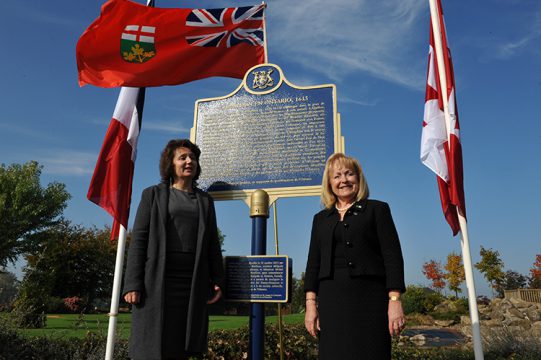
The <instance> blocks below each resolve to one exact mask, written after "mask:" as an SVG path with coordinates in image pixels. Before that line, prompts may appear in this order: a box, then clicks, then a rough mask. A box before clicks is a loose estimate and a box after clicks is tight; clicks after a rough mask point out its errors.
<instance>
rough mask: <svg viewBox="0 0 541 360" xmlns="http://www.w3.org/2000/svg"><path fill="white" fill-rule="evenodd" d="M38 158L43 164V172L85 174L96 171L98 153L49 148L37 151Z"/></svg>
mask: <svg viewBox="0 0 541 360" xmlns="http://www.w3.org/2000/svg"><path fill="white" fill-rule="evenodd" d="M37 153H39V154H40V156H38V157H36V160H37V161H38V162H39V163H40V164H41V165H43V172H44V173H46V174H54V175H75V176H83V175H89V174H92V173H93V172H94V167H95V166H96V160H97V158H98V154H96V153H88V152H81V151H74V150H55V151H52V150H47V151H40V152H37Z"/></svg>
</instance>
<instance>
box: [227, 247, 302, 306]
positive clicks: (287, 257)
mask: <svg viewBox="0 0 541 360" xmlns="http://www.w3.org/2000/svg"><path fill="white" fill-rule="evenodd" d="M227 257H236V258H241V257H242V258H265V257H273V258H276V257H281V258H286V265H287V266H286V292H287V296H286V299H285V300H280V301H276V300H230V299H227V301H230V302H244V303H279V304H280V303H281V304H285V303H287V302H288V301H289V298H290V297H291V296H293V294H290V293H289V291H288V290H289V276H288V275H291V276H292V277H293V274H292V273H291V274H290V273H289V272H290V271H289V256H288V255H242V256H237V255H230V256H227ZM292 271H293V270H292ZM291 290H292V291H293V289H291Z"/></svg>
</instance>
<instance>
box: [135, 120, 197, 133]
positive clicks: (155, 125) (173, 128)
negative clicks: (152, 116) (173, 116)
mask: <svg viewBox="0 0 541 360" xmlns="http://www.w3.org/2000/svg"><path fill="white" fill-rule="evenodd" d="M141 128H142V131H145V130H149V131H163V132H173V133H179V132H190V129H189V128H186V127H184V126H182V125H180V124H179V123H178V122H165V121H161V122H160V121H152V122H151V121H146V122H143V124H142V126H141Z"/></svg>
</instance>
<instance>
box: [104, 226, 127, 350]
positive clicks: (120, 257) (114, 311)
mask: <svg viewBox="0 0 541 360" xmlns="http://www.w3.org/2000/svg"><path fill="white" fill-rule="evenodd" d="M125 248H126V229H125V228H124V226H123V225H120V231H119V234H118V243H117V248H116V262H115V275H114V280H113V295H111V308H110V310H109V329H108V332H107V347H106V349H105V360H112V359H113V352H114V348H115V331H116V323H117V318H118V302H119V299H120V284H121V282H122V281H121V280H122V269H123V267H124V250H125Z"/></svg>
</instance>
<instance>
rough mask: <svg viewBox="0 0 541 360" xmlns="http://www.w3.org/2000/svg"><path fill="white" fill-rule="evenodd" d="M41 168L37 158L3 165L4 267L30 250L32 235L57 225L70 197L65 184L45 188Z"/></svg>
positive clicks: (0, 243) (0, 226) (0, 230)
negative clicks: (42, 182) (41, 177)
mask: <svg viewBox="0 0 541 360" xmlns="http://www.w3.org/2000/svg"><path fill="white" fill-rule="evenodd" d="M41 170H42V166H40V165H38V163H37V162H35V161H30V162H28V163H25V164H23V165H20V164H11V165H9V166H6V165H4V164H1V165H0V219H2V221H0V268H3V267H5V266H6V265H7V264H8V263H9V262H12V263H13V262H14V261H15V260H16V259H17V256H19V255H20V254H24V253H26V252H28V251H29V250H30V249H31V247H32V245H33V244H32V242H31V241H30V240H29V238H28V236H29V235H31V234H34V233H36V232H38V231H41V230H44V229H47V228H48V227H50V226H52V225H54V224H55V223H56V222H57V221H58V217H59V216H60V215H61V214H62V211H63V210H64V209H65V207H66V203H67V201H68V200H69V198H70V194H69V193H68V192H67V191H66V189H65V185H64V184H61V183H57V182H53V183H51V184H48V185H47V187H42V186H41V184H40V176H41Z"/></svg>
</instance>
